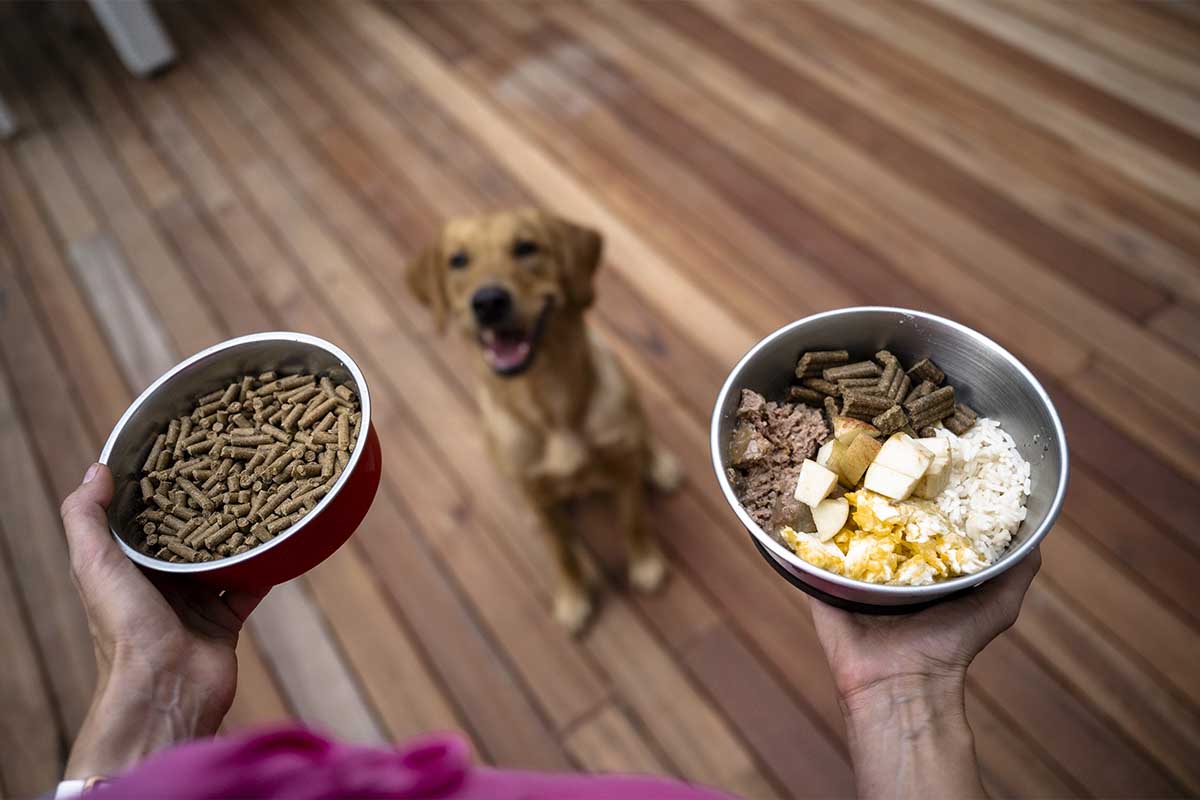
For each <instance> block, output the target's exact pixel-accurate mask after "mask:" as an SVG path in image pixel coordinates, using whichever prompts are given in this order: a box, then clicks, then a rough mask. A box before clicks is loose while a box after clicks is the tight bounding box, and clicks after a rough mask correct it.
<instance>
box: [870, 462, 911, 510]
mask: <svg viewBox="0 0 1200 800" xmlns="http://www.w3.org/2000/svg"><path fill="white" fill-rule="evenodd" d="M918 480H920V479H919V478H914V477H913V476H911V475H905V474H904V473H903V472H897V471H896V470H894V469H892V468H891V467H888V466H885V465H883V464H880V463H879V459H875V463H874V464H872V465H871V466H870V467H869V468H868V469H867V477H866V480H864V481H863V486H864V487H865V488H867V489H870V490H871V491H872V492H876V493H877V494H881V495H883V496H884V497H890V498H892V499H893V500H907V499H908V497H909V495H911V494H912V491H913V488H915V487H916V485H917V481H918Z"/></svg>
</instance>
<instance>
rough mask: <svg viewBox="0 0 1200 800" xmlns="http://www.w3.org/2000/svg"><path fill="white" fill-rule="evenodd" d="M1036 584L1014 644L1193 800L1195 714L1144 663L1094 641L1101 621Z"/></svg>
mask: <svg viewBox="0 0 1200 800" xmlns="http://www.w3.org/2000/svg"><path fill="white" fill-rule="evenodd" d="M1049 580H1051V579H1049V578H1048V579H1046V581H1041V582H1038V583H1037V584H1035V585H1034V586H1033V587H1032V588H1031V589H1030V591H1029V594H1028V595H1027V596H1026V598H1025V604H1024V607H1023V608H1022V609H1021V620H1022V622H1021V627H1020V631H1019V633H1018V636H1019V637H1020V638H1021V639H1023V640H1024V641H1025V642H1027V643H1028V645H1029V649H1031V650H1032V651H1033V652H1036V653H1037V654H1038V657H1039V658H1041V659H1044V660H1045V661H1048V662H1050V663H1052V664H1054V665H1055V669H1056V670H1059V671H1060V673H1059V674H1060V675H1061V676H1062V678H1063V679H1064V680H1065V681H1066V682H1067V683H1068V684H1069V685H1070V686H1071V687H1072V689H1073V690H1074V691H1075V693H1076V694H1078V695H1080V696H1082V697H1085V698H1087V700H1088V701H1089V702H1090V703H1092V704H1093V705H1094V706H1095V707H1096V708H1097V709H1098V710H1099V711H1100V712H1101V713H1102V714H1105V715H1107V716H1108V717H1110V718H1111V719H1114V720H1117V721H1118V722H1119V724H1120V725H1121V727H1122V728H1124V729H1125V730H1126V731H1128V732H1129V735H1130V736H1131V737H1132V738H1134V739H1135V740H1137V742H1138V743H1139V744H1140V745H1141V746H1142V747H1143V748H1145V749H1146V750H1147V751H1148V752H1149V753H1150V754H1151V755H1152V756H1154V757H1155V758H1156V759H1157V760H1158V761H1159V762H1160V763H1161V764H1163V765H1164V766H1165V768H1166V770H1167V771H1168V772H1169V773H1170V774H1171V775H1172V776H1173V778H1174V779H1175V780H1177V781H1178V782H1179V783H1180V784H1181V785H1182V786H1184V787H1185V788H1186V789H1187V790H1188V792H1189V793H1190V794H1195V793H1197V792H1200V712H1198V711H1197V709H1196V707H1195V706H1192V705H1190V704H1188V703H1181V702H1180V699H1179V697H1178V696H1177V695H1176V694H1174V693H1172V692H1171V691H1170V690H1168V688H1167V687H1165V686H1164V685H1163V681H1162V680H1161V679H1160V678H1159V677H1158V676H1157V675H1156V674H1155V671H1154V669H1153V667H1151V666H1150V664H1149V662H1148V660H1147V659H1146V658H1145V657H1144V655H1140V654H1136V653H1133V652H1130V651H1127V650H1125V649H1124V648H1122V647H1120V646H1119V645H1117V644H1116V643H1115V642H1114V641H1113V640H1111V639H1108V638H1105V637H1097V636H1093V635H1091V632H1092V631H1093V630H1095V629H1096V628H1098V627H1101V626H1102V625H1103V622H1102V620H1100V619H1097V618H1095V617H1092V616H1091V615H1089V614H1087V613H1086V612H1085V611H1081V610H1080V609H1079V608H1077V607H1075V606H1073V605H1072V604H1071V603H1069V602H1066V601H1064V600H1063V598H1062V595H1060V594H1058V593H1056V592H1052V591H1048V590H1047V587H1048V586H1049V585H1050V584H1049V583H1047V581H1049Z"/></svg>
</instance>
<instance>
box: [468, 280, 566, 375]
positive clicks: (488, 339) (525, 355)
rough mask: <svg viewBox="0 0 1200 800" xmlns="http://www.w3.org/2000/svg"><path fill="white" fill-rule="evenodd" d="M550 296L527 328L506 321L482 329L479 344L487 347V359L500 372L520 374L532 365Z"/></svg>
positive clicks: (485, 351)
mask: <svg viewBox="0 0 1200 800" xmlns="http://www.w3.org/2000/svg"><path fill="white" fill-rule="evenodd" d="M551 305H552V304H551V302H550V299H549V298H547V299H546V303H545V304H544V305H543V306H542V310H541V313H539V314H538V316H537V319H535V320H534V321H533V325H532V326H531V327H528V328H523V327H520V326H514V325H503V326H497V327H494V328H484V329H483V330H482V331H480V332H479V345H480V346H481V347H482V348H483V360H484V361H486V362H487V364H488V366H489V367H491V368H492V370H493V371H495V372H496V373H497V374H499V375H506V376H513V375H519V374H521V373H522V372H524V371H525V370H527V369H528V368H529V365H530V364H532V363H533V359H534V356H536V355H537V348H538V343H539V342H540V341H541V338H542V329H543V328H545V326H546V318H547V317H548V316H549V315H550V309H551Z"/></svg>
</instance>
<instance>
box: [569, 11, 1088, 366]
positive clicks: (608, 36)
mask: <svg viewBox="0 0 1200 800" xmlns="http://www.w3.org/2000/svg"><path fill="white" fill-rule="evenodd" d="M592 10H593V11H594V13H597V14H600V15H606V14H608V13H609V12H611V11H612V10H613V7H612V6H600V7H596V8H595V9H592ZM627 11H628V9H622V11H621V13H622V14H624V13H626V12H627ZM551 13H552V14H553V15H554V17H555V19H556V20H558V21H560V22H562V23H563V24H564V25H565V26H567V27H568V28H570V29H572V30H573V31H575V32H576V33H577V34H578V35H580V36H581V37H584V38H586V39H587V40H588V41H590V42H591V43H592V45H593V46H595V47H598V48H601V49H602V50H603V51H604V52H605V54H606V55H608V56H609V57H611V58H612V59H613V60H614V61H617V62H619V63H621V64H622V66H623V67H624V68H626V69H628V70H629V71H630V72H633V73H635V74H637V75H638V76H639V83H640V85H641V86H642V87H644V90H645V91H647V92H648V93H650V94H652V95H653V96H654V97H655V98H657V99H658V100H659V101H660V102H662V103H663V104H664V105H665V106H667V107H669V108H670V109H671V110H672V111H673V112H675V113H676V114H679V115H681V116H683V117H684V118H687V119H689V120H690V121H692V122H693V123H694V124H696V125H698V126H702V127H704V128H705V129H706V130H707V131H708V132H709V133H710V135H712V136H714V137H716V138H718V139H719V140H720V141H721V142H722V144H724V145H725V146H727V147H729V148H730V149H731V150H733V151H734V152H736V153H738V154H739V155H740V156H741V157H742V158H744V159H746V160H747V161H749V162H751V163H753V164H755V165H756V166H757V167H758V168H759V169H760V170H761V171H762V172H763V173H764V174H769V175H773V176H774V177H775V180H776V181H777V182H779V183H780V184H781V185H782V186H783V187H784V188H785V189H786V190H787V191H788V192H789V193H790V194H791V195H793V196H795V197H797V198H805V199H804V200H803V202H807V203H809V204H812V205H815V206H817V207H820V208H821V209H822V213H823V214H824V215H826V216H827V217H829V218H830V219H831V220H832V221H833V222H834V223H835V224H837V225H838V226H839V227H840V228H842V229H843V230H844V231H846V232H847V233H849V234H850V235H852V236H854V237H855V238H856V239H857V240H858V241H860V242H868V241H876V240H877V241H886V242H887V243H888V257H889V261H890V263H891V266H892V268H893V269H894V270H896V271H897V272H898V273H899V274H900V275H901V276H902V280H905V281H909V282H912V283H913V284H915V285H917V286H918V287H919V288H920V289H921V290H922V292H923V293H924V295H925V296H927V297H932V298H937V300H938V301H939V302H941V303H945V304H946V306H947V307H948V308H950V309H953V310H954V311H955V313H956V314H957V315H958V316H961V317H963V318H967V319H971V320H972V324H973V325H975V326H976V327H977V328H979V329H980V330H983V331H985V332H987V333H988V334H989V335H991V336H993V337H995V338H997V339H999V340H1000V341H1002V342H1004V343H1005V344H1006V345H1007V346H1010V347H1012V348H1013V349H1015V350H1017V351H1018V352H1021V353H1022V354H1025V355H1027V357H1029V358H1031V360H1032V361H1034V362H1035V363H1036V364H1037V365H1038V367H1039V368H1041V369H1043V370H1046V371H1049V372H1051V373H1052V374H1060V373H1061V374H1070V373H1071V372H1073V371H1074V370H1077V369H1078V368H1079V367H1080V366H1081V365H1082V363H1083V362H1082V359H1083V358H1084V357H1085V356H1084V355H1083V353H1084V351H1083V349H1082V348H1081V346H1080V345H1079V344H1077V343H1075V342H1072V341H1070V340H1069V339H1068V338H1067V337H1066V336H1065V335H1064V333H1063V332H1062V331H1061V330H1058V329H1056V328H1055V327H1053V326H1051V325H1048V324H1047V323H1046V322H1045V321H1043V320H1042V319H1041V318H1039V317H1038V316H1035V315H1033V314H1031V313H1030V312H1029V311H1027V310H1026V309H1024V308H1023V307H1022V306H1021V305H1020V304H1019V303H1018V302H1015V301H1013V300H1009V299H1008V298H1006V297H1004V296H1003V295H1002V294H1000V293H999V292H997V291H995V290H994V289H992V288H991V287H989V286H988V285H987V284H986V283H985V282H984V281H982V280H981V279H980V278H977V277H975V276H974V275H972V274H971V273H970V271H969V270H967V269H965V268H964V267H963V266H961V265H959V264H958V263H956V260H954V259H952V258H950V257H948V256H947V254H946V252H945V250H944V248H943V247H942V246H941V245H940V244H936V245H935V244H933V243H932V242H930V241H926V240H925V239H924V238H923V237H922V236H920V235H915V234H914V231H912V230H910V229H909V228H907V227H906V226H903V225H900V224H898V222H897V214H896V209H895V208H892V209H889V210H888V211H886V212H884V211H883V210H881V209H878V208H876V207H875V206H874V205H873V204H870V203H867V202H865V201H864V200H863V198H864V197H867V196H871V195H878V194H879V192H880V190H881V188H882V187H883V186H884V184H885V182H886V176H881V175H879V174H872V175H871V177H870V181H871V182H872V188H871V189H870V190H869V191H853V190H851V189H849V188H848V187H847V179H848V177H849V172H850V170H849V167H848V163H849V162H847V163H842V164H841V167H840V169H839V170H838V171H837V174H836V175H833V174H830V173H828V170H829V165H828V159H827V158H817V157H814V156H810V155H806V153H805V152H803V151H796V152H789V151H787V150H785V149H784V148H783V147H782V146H781V145H779V144H776V143H775V142H774V141H773V140H772V139H771V138H769V137H767V136H765V135H764V134H763V133H762V132H761V131H759V130H757V129H756V128H755V127H753V126H751V125H749V124H748V123H747V122H746V119H748V118H752V117H753V115H755V114H758V113H759V112H760V111H761V109H763V108H766V107H768V106H770V104H771V100H770V97H769V95H766V94H765V93H764V92H762V91H761V90H760V89H758V88H757V87H756V86H754V85H753V84H751V83H749V82H748V81H740V82H736V83H734V82H732V81H731V79H732V78H733V77H734V76H733V73H732V72H730V71H729V70H723V69H722V68H721V66H720V65H719V64H718V63H717V62H716V61H715V60H714V59H709V58H705V57H704V55H703V54H702V53H700V52H698V51H693V50H692V49H691V48H690V47H687V46H685V45H684V44H683V42H682V40H681V39H680V38H679V37H678V36H672V34H671V33H670V32H669V31H667V30H665V29H663V28H662V27H661V26H658V27H656V28H655V31H656V34H655V36H654V37H653V38H654V41H655V42H658V43H659V44H658V45H656V48H655V53H656V54H657V55H656V56H655V58H661V57H663V56H664V55H670V56H671V58H672V59H673V61H672V62H671V63H672V65H673V66H676V67H677V68H676V69H671V68H668V67H666V66H660V65H657V64H655V63H654V60H653V59H651V58H649V57H648V56H646V55H644V54H642V53H641V52H639V51H638V50H636V49H634V48H633V47H632V46H631V45H630V44H629V42H628V40H627V38H628V37H623V36H620V35H618V34H617V33H616V31H617V30H631V28H630V27H629V25H631V24H638V25H647V26H653V25H654V24H655V23H654V21H653V20H651V19H648V18H645V17H642V16H639V17H638V18H636V19H634V20H633V21H632V22H630V21H625V18H624V17H623V16H622V17H619V18H614V20H613V21H612V23H613V27H609V25H604V26H598V25H597V23H596V20H595V19H594V18H592V17H590V16H587V15H584V14H583V13H582V12H581V11H580V10H578V9H576V8H573V7H569V6H554V7H553V8H552V9H551ZM692 60H695V61H698V62H699V63H700V64H701V65H703V66H704V69H703V70H700V71H698V72H697V73H696V74H697V77H698V78H700V79H702V80H704V81H706V82H707V81H710V80H713V86H712V88H714V89H715V90H717V91H720V92H721V94H722V97H723V98H724V99H726V100H729V101H730V102H740V103H743V105H742V107H741V108H740V110H741V111H742V112H743V113H742V114H735V113H730V112H724V111H722V109H721V106H719V105H718V104H716V103H713V102H712V101H711V100H710V99H708V98H707V96H706V95H704V94H702V93H700V92H698V91H696V90H695V89H693V88H690V87H687V86H685V85H684V84H683V83H682V81H680V80H679V79H678V77H677V75H678V74H679V72H678V69H679V68H682V64H684V63H687V62H689V61H692ZM747 93H749V96H750V97H753V98H754V100H755V102H753V103H746V102H745V101H744V98H745V97H746V94H747ZM739 98H743V99H742V100H739ZM774 110H775V111H776V112H778V113H789V112H788V111H787V109H785V108H783V107H782V106H778V104H776V107H775V109H774ZM792 116H793V124H800V122H801V119H802V118H800V117H799V116H798V115H795V114H794V113H793V114H792ZM763 124H764V125H768V126H771V127H777V126H778V122H777V121H771V122H769V123H768V122H766V121H763ZM822 137H824V139H822ZM797 138H799V139H800V140H802V141H806V142H816V141H826V143H827V144H828V146H829V147H833V148H837V149H839V150H842V151H844V152H842V153H841V157H845V158H847V159H854V161H853V166H854V168H855V169H859V168H861V169H864V170H872V171H873V173H877V172H878V170H874V168H873V167H871V165H870V164H869V163H868V162H869V160H868V159H865V158H862V157H858V156H855V155H853V154H852V153H850V152H849V151H847V150H846V148H844V147H843V146H842V145H840V144H839V143H837V142H834V141H832V139H831V138H830V137H828V136H825V135H824V134H822V133H821V131H820V130H819V129H818V128H817V126H815V125H813V126H809V127H807V128H805V129H804V130H803V131H800V132H798V133H797ZM813 149H814V150H816V148H813ZM821 149H824V145H823V146H822V148H821ZM896 190H897V191H898V192H902V191H907V190H906V189H905V187H903V186H897V187H896ZM910 200H911V198H906V199H905V200H904V202H910ZM894 282H896V278H895V277H892V278H891V279H890V280H889V281H888V283H894ZM881 290H882V291H887V286H886V285H885V286H883V287H881ZM877 291H879V290H877ZM872 296H873V295H872V294H868V295H867V296H866V299H868V300H869V299H871V298H872ZM875 296H877V295H875ZM1018 318H1019V319H1020V323H1016V322H1015V320H1016V319H1018ZM1035 331H1036V333H1035ZM1017 337H1019V339H1018V338H1017ZM1047 341H1054V342H1055V346H1053V347H1045V346H1044V344H1045V342H1047ZM1051 354H1052V355H1051ZM1046 356H1050V357H1049V358H1046Z"/></svg>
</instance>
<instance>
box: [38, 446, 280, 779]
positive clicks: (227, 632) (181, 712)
mask: <svg viewBox="0 0 1200 800" xmlns="http://www.w3.org/2000/svg"><path fill="white" fill-rule="evenodd" d="M112 496H113V479H112V475H111V474H110V472H109V470H108V468H107V467H104V466H102V465H93V466H92V467H91V468H90V469H89V470H88V473H87V475H86V476H85V477H84V481H83V483H82V484H81V485H80V486H79V488H77V489H76V490H75V491H74V492H72V493H71V495H70V496H68V497H67V498H66V500H64V501H63V504H62V508H61V513H62V519H63V525H64V527H65V528H66V532H67V544H68V547H69V549H70V554H71V571H72V575H73V577H74V580H75V585H76V588H77V590H78V591H79V596H80V599H81V600H82V601H83V606H84V610H85V611H86V613H87V618H88V627H89V629H90V630H91V634H92V643H93V646H94V648H95V653H96V664H97V669H98V680H97V685H96V689H95V692H94V694H93V697H92V704H91V707H90V709H89V711H88V714H87V717H86V718H85V720H84V723H83V726H82V727H81V729H80V731H79V734H78V736H77V737H76V739H75V743H74V746H73V747H72V748H71V754H70V757H69V759H68V761H67V769H66V774H65V777H66V778H68V779H83V778H87V777H90V776H94V775H113V774H116V773H118V772H121V771H123V770H125V769H127V768H129V767H131V766H132V765H134V764H135V763H137V762H138V761H140V760H141V759H142V758H143V757H145V756H146V755H149V754H150V753H153V752H156V751H158V750H161V749H163V748H165V747H168V746H170V745H173V744H177V743H179V742H183V741H187V740H190V739H195V738H199V737H206V736H211V735H213V734H214V733H216V730H217V728H218V727H219V726H220V724H221V720H222V718H224V716H225V713H226V712H227V711H228V710H229V706H230V704H231V703H232V702H233V694H234V691H235V689H236V687H237V656H236V653H235V648H236V646H237V640H238V634H239V632H240V631H241V627H242V624H243V622H244V621H245V620H246V618H247V617H248V616H249V615H250V612H251V611H253V610H254V608H255V607H256V606H257V605H258V603H259V601H260V600H261V599H262V596H263V595H262V594H250V593H245V592H224V593H218V592H217V591H216V590H214V589H207V588H203V587H199V586H196V585H194V584H187V583H185V582H183V581H177V580H172V579H169V578H162V579H159V578H156V579H155V582H153V583H152V582H151V580H150V579H149V578H147V577H146V575H144V574H143V573H142V572H141V570H139V569H138V568H137V566H136V565H134V563H133V562H132V561H130V560H129V559H128V558H126V557H125V555H124V554H123V553H122V552H121V549H120V548H119V547H118V546H117V544H116V542H114V541H113V538H112V536H111V534H110V533H109V531H108V523H107V521H106V519H105V509H106V508H107V506H108V504H109V502H110V501H111V500H112Z"/></svg>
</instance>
